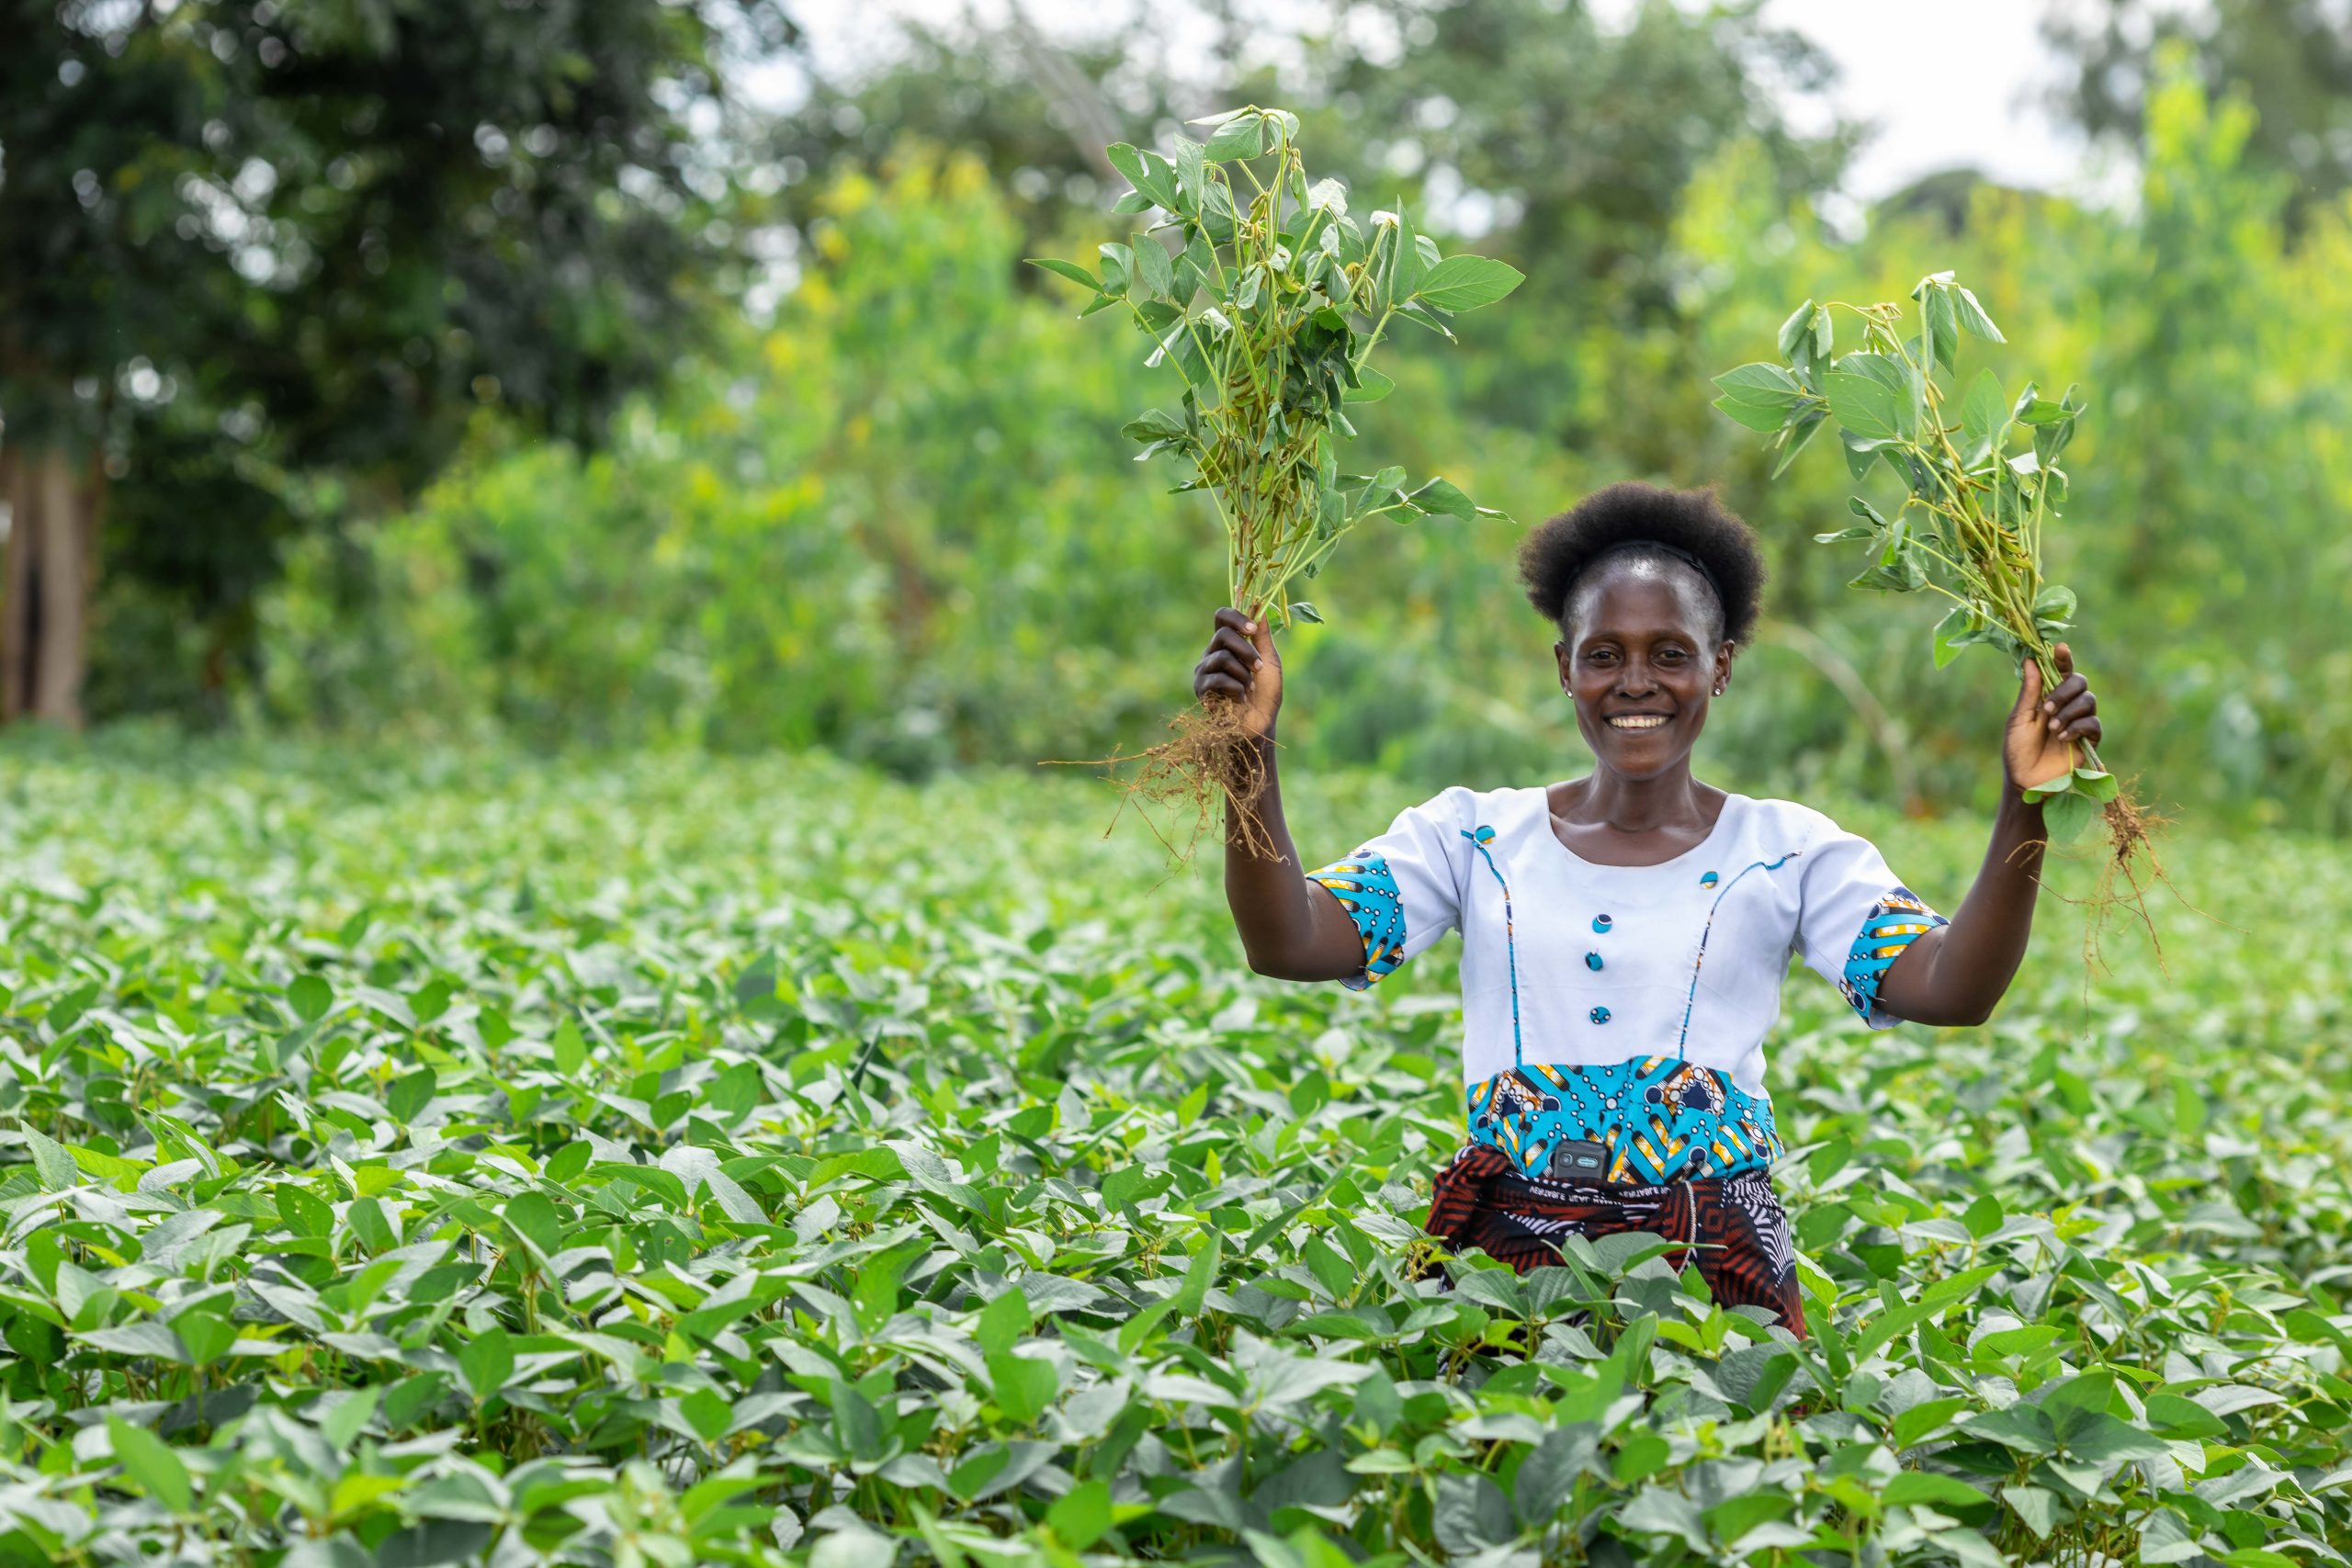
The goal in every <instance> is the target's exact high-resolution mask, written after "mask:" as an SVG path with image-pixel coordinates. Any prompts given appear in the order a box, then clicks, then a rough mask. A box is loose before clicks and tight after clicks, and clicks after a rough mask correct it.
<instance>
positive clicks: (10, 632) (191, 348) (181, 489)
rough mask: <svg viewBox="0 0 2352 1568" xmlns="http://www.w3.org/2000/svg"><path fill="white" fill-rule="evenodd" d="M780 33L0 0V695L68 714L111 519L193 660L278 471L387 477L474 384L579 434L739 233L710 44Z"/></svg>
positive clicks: (672, 12)
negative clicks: (1, 532)
mask: <svg viewBox="0 0 2352 1568" xmlns="http://www.w3.org/2000/svg"><path fill="white" fill-rule="evenodd" d="M792 37H793V28H792V24H791V23H790V21H789V20H788V18H787V17H786V16H785V14H784V13H783V12H782V11H781V10H779V9H777V8H776V7H775V6H774V5H773V4H772V3H770V0H701V3H699V4H692V5H677V6H655V5H646V4H642V3H640V0H573V3H571V4H567V5H565V6H560V7H550V6H517V5H513V4H508V3H506V0H435V3H432V4H427V3H425V0H388V3H376V4H366V3H361V0H313V3H308V4H301V5H288V4H283V3H282V0H183V3H181V4H178V5H165V4H160V3H145V4H142V3H140V0H122V3H119V4H99V3H96V0H0V157H5V161H6V162H5V170H6V173H5V183H0V412H5V415H6V422H7V423H6V442H5V446H0V468H5V470H6V472H5V480H6V489H7V493H8V496H9V499H10V504H11V515H12V526H11V529H10V532H9V536H8V543H7V550H6V563H5V573H0V716H6V717H10V718H13V717H15V716H18V715H20V714H31V715H34V716H40V717H42V718H45V719H49V720H52V721H55V722H58V723H61V724H65V725H69V726H70V725H77V724H79V723H80V722H81V720H82V717H83V712H84V701H83V683H84V675H85V666H86V662H87V648H86V636H87V633H88V631H89V628H90V624H91V621H90V612H91V604H92V590H93V588H94V586H95V585H96V583H97V581H98V578H99V571H98V566H99V559H100V556H101V548H100V546H101V541H102V540H103V541H105V543H106V546H107V553H110V554H112V555H113V556H114V557H115V558H117V559H119V561H120V562H122V563H123V564H124V566H125V567H126V568H128V569H130V570H137V571H140V572H142V573H152V574H153V577H152V578H151V579H149V580H148V581H144V582H142V583H141V588H143V589H145V590H147V591H149V592H150V593H151V594H154V595H160V596H161V599H160V604H161V605H162V606H163V608H164V610H165V612H166V614H165V615H164V617H163V618H164V620H166V621H168V620H169V619H170V618H171V616H170V614H169V612H170V611H171V610H174V609H178V610H182V611H185V612H186V613H187V614H189V615H202V616H204V617H205V618H206V619H207V622H208V624H209V627H210V632H211V635H210V641H211V642H212V645H213V647H212V654H213V656H214V657H216V658H217V657H218V656H219V655H220V652H221V651H222V649H221V643H222V639H223V637H231V636H233V635H234V631H235V628H236V626H237V624H238V620H239V616H238V614H237V612H238V610H239V608H240V606H241V605H242V604H243V603H244V602H245V601H246V600H247V599H249V597H250V594H251V592H252V590H253V588H254V586H255V585H256V584H257V583H258V581H260V580H262V579H263V578H265V577H266V574H267V570H268V564H267V563H268V561H269V560H270V558H271V549H270V546H271V543H272V540H273V536H275V535H276V534H277V533H278V532H280V531H282V530H283V529H284V528H286V527H287V526H288V525H289V524H290V523H291V521H292V520H293V519H294V517H295V516H296V515H297V513H296V511H295V509H294V507H293V506H292V505H291V504H290V503H289V494H288V487H287V486H286V485H285V484H284V483H282V482H280V480H279V479H278V478H277V476H278V475H279V474H281V473H284V472H287V471H289V470H299V471H310V472H314V473H316V472H325V473H331V474H335V475H340V476H341V477H342V479H343V480H344V482H345V484H347V485H348V486H349V487H350V488H351V490H352V491H355V492H356V493H357V494H358V495H360V496H362V497H363V498H373V500H374V501H375V502H377V503H379V504H380V503H382V502H387V501H390V500H392V499H395V498H397V497H399V496H400V495H401V494H403V493H404V492H406V491H408V490H410V489H411V488H413V486H414V485H415V484H416V483H417V482H418V481H419V480H420V479H422V478H423V477H424V476H425V475H428V474H429V473H431V472H432V471H433V470H434V468H435V467H436V466H437V465H438V464H439V463H440V462H441V461H442V460H443V459H444V458H445V457H447V454H448V453H449V451H450V450H451V449H452V448H453V447H454V446H455V445H456V444H457V442H458V438H459V436H460V435H461V434H462V433H463V431H464V430H465V428H466V426H467V424H468V423H469V420H470V419H471V418H472V416H473V414H474V412H475V411H477V410H478V409H482V408H486V407H492V406H497V407H501V408H503V409H505V410H507V411H510V412H512V413H513V414H514V415H515V416H516V417H517V418H518V419H519V420H520V421H521V422H523V423H525V424H526V425H528V426H531V427H534V428H539V429H544V430H547V431H549V432H552V433H556V434H562V435H566V436H571V437H574V438H582V439H587V438H593V437H594V434H596V432H597V429H598V427H599V424H600V423H601V421H602V419H603V417H604V416H605V413H606V412H607V411H609V409H610V408H611V407H612V406H613V405H614V403H615V401H616V399H617V397H618V396H619V395H620V394H621V393H623V392H624V391H625V390H627V389H628V388H630V387H632V386H636V385H639V384H641V383H643V382H645V381H647V380H648V379H650V378H653V377H655V376H657V375H659V374H660V373H661V372H662V370H663V369H664V368H665V367H667V366H668V364H669V363H670V362H671V360H672V359H673V356H674V355H675V354H676V352H677V350H678V347H679V336H678V334H679V333H680V332H681V330H682V329H683V328H684V325H685V324H686V323H687V322H688V321H691V320H692V307H693V304H694V302H695V300H694V294H695V288H694V287H693V284H694V280H695V279H696V278H697V277H698V276H701V275H704V274H707V273H710V272H711V271H712V270H713V266H714V263H716V262H718V261H721V260H723V259H724V258H725V256H726V255H727V254H728V251H729V246H730V245H731V243H732V241H733V239H734V231H733V230H732V229H731V228H730V226H729V224H728V223H727V222H726V221H725V220H724V218H723V216H722V213H721V207H720V204H721V203H722V202H723V201H724V200H725V198H726V197H728V195H729V181H728V179H727V177H726V170H725V166H724V156H725V149H726V146H727V143H726V141H725V134H724V133H725V130H726V129H727V125H728V120H727V113H726V110H727V101H726V99H725V96H724V95H723V94H722V92H721V87H720V82H719V77H718V71H717V68H716V63H715V62H716V60H717V59H718V57H719V55H720V54H721V53H722V51H724V50H726V49H727V48H729V47H730V46H740V47H743V48H747V49H755V48H763V47H775V46H777V45H780V44H784V43H786V42H788V41H790V39H792ZM199 499H200V500H201V501H202V502H203V506H202V509H201V510H198V509H197V508H196V507H195V506H193V505H191V504H188V503H190V502H197V501H198V500H199ZM102 523H103V525H102Z"/></svg>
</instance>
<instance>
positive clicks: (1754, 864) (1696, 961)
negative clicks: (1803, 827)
mask: <svg viewBox="0 0 2352 1568" xmlns="http://www.w3.org/2000/svg"><path fill="white" fill-rule="evenodd" d="M1803 853H1804V851H1802V850H1791V851H1790V852H1788V853H1786V854H1784V855H1782V856H1781V858H1780V859H1779V860H1775V861H1760V860H1759V861H1751V862H1749V863H1747V864H1746V865H1744V866H1741V867H1740V868H1739V870H1738V871H1736V872H1735V873H1734V874H1732V879H1731V880H1730V881H1729V882H1726V883H1724V886H1723V890H1722V891H1721V892H1719V893H1717V894H1716V895H1715V901H1714V902H1713V903H1712V904H1710V905H1708V906H1707V923H1706V924H1705V925H1703V926H1702V927H1700V928H1699V956H1698V957H1696V958H1693V959H1692V960H1691V994H1690V995H1689V996H1686V997H1684V998H1682V1032H1681V1033H1679V1034H1678V1035H1676V1036H1675V1038H1674V1054H1675V1055H1676V1056H1677V1057H1678V1058H1679V1057H1680V1056H1681V1055H1683V1054H1684V1053H1685V1052H1686V1051H1688V1050H1689V1049H1690V1045H1691V1010H1693V1009H1694V1008H1696V1007H1697V1006H1698V1005H1699V970H1700V967H1701V966H1702V964H1705V963H1706V962H1707V939H1708V938H1709V937H1711V936H1713V935H1714V934H1715V911H1716V910H1717V909H1720V908H1723V906H1724V899H1726V898H1728V897H1731V890H1732V889H1733V888H1735V887H1736V886H1739V879H1740V878H1741V877H1743V876H1746V875H1747V874H1748V873H1749V872H1751V871H1778V870H1780V869H1781V867H1782V866H1784V865H1786V864H1788V863H1789V862H1791V861H1792V860H1794V859H1796V858H1797V856H1799V855H1801V854H1803ZM1708 875H1710V876H1712V875H1713V872H1709V873H1708Z"/></svg>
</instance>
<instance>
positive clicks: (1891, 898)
mask: <svg viewBox="0 0 2352 1568" xmlns="http://www.w3.org/2000/svg"><path fill="white" fill-rule="evenodd" d="M1950 924H1951V921H1950V920H1947V919H1944V918H1943V917H1942V916H1941V915H1939V914H1937V913H1936V912H1935V911H1934V910H1933V909H1930V908H1928V906H1927V904H1926V903H1925V902H1924V901H1923V900H1922V899H1921V898H1920V897H1919V896H1918V895H1917V893H1914V892H1912V891H1911V889H1909V888H1908V887H1894V888H1890V889H1888V891H1887V893H1886V896H1885V897H1883V898H1881V899H1880V900H1879V901H1878V902H1877V903H1875V904H1873V905H1871V912H1870V913H1869V914H1867V915H1865V916H1863V917H1862V929H1861V931H1860V932H1859V933H1857V934H1856V936H1855V937H1854V949H1853V951H1852V952H1851V953H1848V954H1847V955H1846V972H1845V974H1844V975H1842V976H1839V978H1838V990H1840V991H1841V992H1843V993H1845V997H1846V1000H1847V1001H1848V1003H1849V1004H1850V1005H1851V1006H1852V1007H1853V1010H1855V1011H1856V1012H1858V1013H1860V1014H1861V1015H1862V1021H1864V1022H1865V1023H1867V1022H1869V1021H1870V1016H1871V1013H1872V1012H1874V1011H1876V1010H1877V1008H1878V987H1879V982H1880V981H1882V980H1883V979H1884V978H1885V977H1886V971H1887V966H1888V965H1890V964H1893V963H1894V961H1895V960H1896V959H1898V958H1900V957H1902V956H1903V954H1904V952H1905V950H1906V949H1907V948H1909V947H1910V945H1911V944H1912V943H1913V942H1917V941H1918V940H1919V939H1920V938H1921V937H1923V936H1925V935H1927V934H1928V932H1929V931H1933V930H1935V929H1936V928H1937V927H1938V926H1948V925H1950Z"/></svg>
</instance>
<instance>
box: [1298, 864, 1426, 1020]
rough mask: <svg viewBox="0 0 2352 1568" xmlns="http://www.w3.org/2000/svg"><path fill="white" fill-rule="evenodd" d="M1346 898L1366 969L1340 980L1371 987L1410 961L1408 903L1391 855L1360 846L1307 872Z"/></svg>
mask: <svg viewBox="0 0 2352 1568" xmlns="http://www.w3.org/2000/svg"><path fill="white" fill-rule="evenodd" d="M1306 879H1307V880H1308V881H1309V882H1319V883H1321V884H1322V885H1323V886H1326V887H1328V888H1329V889H1330V890H1331V893H1332V896H1333V897H1337V898H1338V899H1339V900H1340V908H1343V909H1345V910H1347V912H1348V918H1349V919H1351V920H1353V921H1355V923H1356V934H1357V935H1359V936H1361V937H1363V973H1362V974H1361V975H1351V976H1348V977H1347V978H1346V979H1344V980H1342V981H1340V985H1342V986H1345V987H1347V988H1348V989H1350V990H1351V991H1365V990H1370V989H1371V988H1372V987H1374V985H1377V984H1378V983H1379V982H1380V981H1381V980H1382V979H1383V978H1385V976H1389V975H1392V974H1394V973H1396V970H1397V965H1398V964H1402V963H1404V962H1405V905H1404V899H1403V896H1402V895H1401V894H1400V893H1399V892H1398V891H1397V876H1396V874H1395V873H1394V872H1391V871H1390V870H1389V869H1388V859H1387V857H1386V856H1385V855H1380V854H1374V853H1373V852H1370V851H1368V850H1367V851H1360V852H1357V853H1355V854H1352V855H1350V856H1349V857H1348V858H1347V859H1345V860H1337V861H1333V862H1332V863H1330V864H1329V865H1327V866H1320V867H1318V868H1317V869H1316V870H1314V871H1310V872H1308V873H1307V874H1306Z"/></svg>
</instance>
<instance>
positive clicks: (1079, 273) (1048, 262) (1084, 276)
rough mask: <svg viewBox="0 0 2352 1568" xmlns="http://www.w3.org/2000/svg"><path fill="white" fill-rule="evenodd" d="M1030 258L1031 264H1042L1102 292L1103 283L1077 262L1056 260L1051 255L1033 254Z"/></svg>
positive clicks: (1051, 271) (1058, 275) (1060, 274)
mask: <svg viewBox="0 0 2352 1568" xmlns="http://www.w3.org/2000/svg"><path fill="white" fill-rule="evenodd" d="M1028 260H1029V265H1031V266H1041V267H1044V268H1045V269H1046V271H1047V272H1050V273H1052V274H1053V275H1054V276H1057V277H1067V278H1069V280H1070V281H1071V282H1072V283H1082V284H1084V285H1086V287H1087V288H1091V289H1092V290H1093V291H1094V292H1095V293H1097V294H1100V293H1101V292H1103V285H1102V284H1101V283H1099V282H1097V281H1096V280H1095V276H1094V275H1093V274H1092V273H1091V272H1089V271H1087V270H1086V269H1085V268H1084V267H1082V266H1080V265H1078V264H1077V263H1076V262H1066V261H1056V260H1055V259H1054V258H1053V257H1051V256H1031V257H1029V258H1028Z"/></svg>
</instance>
